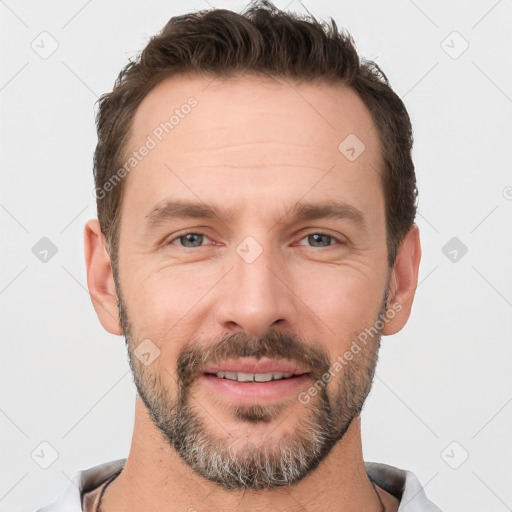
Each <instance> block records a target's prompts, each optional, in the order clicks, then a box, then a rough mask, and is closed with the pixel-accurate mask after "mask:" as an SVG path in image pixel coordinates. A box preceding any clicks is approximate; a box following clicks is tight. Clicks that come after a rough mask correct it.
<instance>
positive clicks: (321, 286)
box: [300, 267, 384, 357]
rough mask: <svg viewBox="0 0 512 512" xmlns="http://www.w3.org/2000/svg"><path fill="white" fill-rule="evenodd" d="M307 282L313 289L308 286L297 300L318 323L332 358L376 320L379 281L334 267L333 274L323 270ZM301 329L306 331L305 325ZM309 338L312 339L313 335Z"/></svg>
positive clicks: (380, 289) (380, 296) (380, 294)
mask: <svg viewBox="0 0 512 512" xmlns="http://www.w3.org/2000/svg"><path fill="white" fill-rule="evenodd" d="M308 282H309V283H311V282H313V283H314V286H311V284H310V285H309V286H308V287H307V289H304V290H303V291H302V292H301V293H300V297H301V298H302V299H303V300H304V302H305V303H306V304H307V306H308V307H309V309H310V310H311V311H313V313H314V314H315V315H316V316H317V317H319V318H320V319H321V320H322V322H321V324H322V325H323V327H324V329H323V330H322V332H324V333H325V335H326V337H327V338H324V339H325V340H326V344H327V343H328V346H326V348H327V349H328V350H329V351H333V354H334V352H336V354H334V356H335V357H336V356H337V355H339V354H340V353H341V352H343V351H344V350H345V349H346V348H347V347H348V346H349V345H350V343H351V340H352V339H354V338H356V337H357V335H358V334H359V333H360V332H361V331H364V329H365V328H368V327H370V326H372V325H373V324H374V323H375V321H376V320H377V317H378V312H379V310H380V306H381V302H382V299H383V294H384V282H383V279H382V278H381V277H377V276H376V275H374V274H371V273H368V274H365V273H362V272H360V271H359V270H356V269H354V268H353V267H338V268H336V269H335V270H334V271H333V272H325V270H324V271H323V272H322V273H319V274H318V275H316V276H315V275H313V276H311V280H309V279H308ZM304 327H305V328H306V329H307V325H305V326H304ZM312 335H313V337H315V333H312ZM327 339H330V340H331V341H330V342H327ZM318 341H320V342H322V341H323V339H322V338H320V339H319V340H318Z"/></svg>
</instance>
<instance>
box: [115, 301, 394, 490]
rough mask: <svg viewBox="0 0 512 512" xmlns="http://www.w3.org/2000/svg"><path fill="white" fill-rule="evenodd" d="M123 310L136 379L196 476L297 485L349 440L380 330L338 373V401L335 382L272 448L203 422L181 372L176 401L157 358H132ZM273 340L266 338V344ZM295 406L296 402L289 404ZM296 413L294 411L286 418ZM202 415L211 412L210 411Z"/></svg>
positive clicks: (252, 486) (276, 407)
mask: <svg viewBox="0 0 512 512" xmlns="http://www.w3.org/2000/svg"><path fill="white" fill-rule="evenodd" d="M118 293H119V291H118ZM119 296H120V295H119ZM386 299H387V295H386V297H385V298H384V301H383V303H382V307H381V311H380V314H379V318H382V317H383V315H385V311H386ZM118 306H119V311H120V320H121V325H122V326H123V332H124V334H125V337H126V341H127V345H128V356H129V363H130V367H131V370H132V373H133V377H134V382H135V385H136V388H137V391H138V393H139V396H140V397H141V399H142V401H143V403H144V405H145V406H146V408H147V410H148V412H149V415H150V417H151V419H152V421H153V423H154V425H155V426H156V427H157V428H158V429H159V430H160V432H161V433H162V435H163V437H164V438H165V439H166V440H167V442H168V443H169V445H170V446H171V447H173V448H174V450H175V451H176V453H177V454H178V455H179V456H180V457H181V458H182V459H183V460H184V461H185V462H186V463H187V464H188V465H189V466H190V468H192V469H193V470H194V471H195V472H196V474H198V475H200V476H202V477H204V478H205V479H206V480H208V481H210V482H215V483H217V484H219V485H220V486H221V487H222V488H223V489H225V490H230V491H240V490H253V491H258V490H264V489H269V488H277V487H282V486H290V485H293V484H296V483H298V482H299V481H300V480H302V479H303V478H304V477H306V476H307V475H308V474H309V473H311V472H312V471H313V470H314V469H315V468H316V467H317V466H318V464H319V463H320V462H321V461H322V460H323V459H324V458H325V457H326V456H327V454H328V453H329V452H330V451H331V449H332V448H333V447H334V446H335V445H336V443H337V442H338V441H339V440H340V439H341V438H342V437H343V436H344V434H345V433H346V431H347V430H348V428H349V426H350V424H351V423H352V421H353V419H354V418H355V417H357V416H358V415H359V414H360V413H361V410H362V408H363V405H364V402H365V400H366V397H367V395H368V393H369V392H370V389H371V386H372V381H373V377H374V373H375V367H376V364H377V359H378V351H379V348H380V340H381V334H380V331H381V330H382V329H380V330H378V332H377V334H376V335H374V336H373V339H372V340H371V341H369V343H368V345H367V346H365V347H363V349H362V350H361V351H360V352H359V353H358V354H356V355H355V357H354V358H353V359H352V360H351V361H349V362H346V363H347V364H346V365H344V366H343V368H342V370H341V372H340V373H342V375H336V376H335V378H336V379H337V381H338V382H337V388H336V390H335V392H333V393H332V395H333V396H332V397H331V396H329V394H328V393H327V388H330V387H331V386H334V385H335V384H334V383H335V382H336V380H335V379H333V380H331V381H330V382H329V383H325V382H324V383H322V384H323V386H322V387H320V389H319V390H318V394H317V395H316V396H314V397H312V399H311V400H310V401H309V403H308V404H307V405H304V404H302V407H304V411H306V410H307V411H308V413H304V414H301V413H300V412H298V413H297V414H298V415H299V416H300V417H299V420H298V421H299V423H298V426H297V427H296V429H295V431H294V433H293V434H290V435H285V436H283V438H282V439H280V440H279V441H278V442H277V443H274V446H271V445H270V443H269V442H267V443H265V440H263V441H261V442H260V443H259V444H253V443H251V442H248V443H245V444H244V442H243V440H241V439H240V438H232V436H231V434H230V433H229V432H227V430H226V429H224V430H225V431H226V432H225V433H221V435H220V436H216V435H215V434H214V432H212V429H211V428H209V427H208V426H207V425H206V424H205V422H204V421H203V419H202V418H201V411H202V408H201V406H200V404H199V406H196V405H195V403H198V402H197V400H196V399H195V398H194V397H193V396H192V393H191V391H190V390H191V387H192V381H191V380H190V379H187V378H185V377H184V378H183V379H182V380H181V379H180V375H179V372H177V375H178V380H177V390H178V392H177V398H176V399H175V400H173V399H172V398H171V397H170V396H169V395H168V390H167V388H166V386H165V384H163V383H162V380H161V375H162V374H163V373H165V369H161V368H160V367H159V366H158V364H157V363H158V360H156V361H155V362H154V363H153V364H152V366H151V367H146V366H144V365H143V364H142V363H141V362H140V361H139V360H138V359H137V357H136V356H135V355H134V354H133V349H134V347H136V345H137V344H135V343H133V340H132V336H131V325H130V323H129V321H128V317H127V315H126V308H125V307H124V305H123V303H122V299H120V300H119V301H118ZM270 339H271V338H270V337H269V338H267V337H264V338H262V340H261V341H262V346H265V343H268V340H270ZM228 341H229V340H228ZM290 341H292V340H290ZM206 352H208V350H206ZM204 357H205V359H206V356H204ZM327 364H328V363H327ZM150 368H151V369H152V371H151V370H150ZM324 370H325V368H324ZM324 370H321V371H322V372H323V371H324ZM160 372H161V373H160ZM317 377H318V375H317ZM316 382H318V380H316ZM311 384H313V382H312V383H311ZM297 401H298V400H297ZM299 403H300V402H299ZM291 405H292V406H293V405H294V403H293V402H291ZM287 408H288V405H287V404H286V403H278V404H270V405H264V406H261V405H254V406H238V407H236V408H235V409H234V411H233V416H234V417H235V418H236V419H237V420H238V421H239V422H247V423H248V424H258V423H261V422H266V423H268V422H270V421H273V420H276V419H278V418H279V417H280V415H282V414H283V413H286V409H287ZM291 413H293V410H292V411H291V412H289V413H288V414H287V415H286V416H284V418H283V420H281V421H284V419H286V417H287V416H288V415H289V414H291ZM202 414H203V415H205V413H204V412H203V413H202ZM217 424H219V423H218V422H217ZM219 425H220V424H219ZM277 426H279V424H278V425H277ZM277 426H276V428H277ZM274 430H275V429H274ZM274 430H273V431H274ZM230 437H231V440H230Z"/></svg>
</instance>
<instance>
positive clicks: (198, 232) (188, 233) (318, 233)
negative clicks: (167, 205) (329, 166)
mask: <svg viewBox="0 0 512 512" xmlns="http://www.w3.org/2000/svg"><path fill="white" fill-rule="evenodd" d="M187 235H201V236H205V237H207V238H210V237H209V236H208V235H207V234H206V233H204V232H202V231H197V230H194V231H187V232H186V233H182V234H180V235H179V236H177V237H174V238H173V239H171V240H169V242H167V243H166V244H165V245H176V244H173V243H172V242H174V241H175V240H179V239H180V238H184V237H186V236H187ZM310 235H323V236H327V237H329V238H331V239H332V240H335V241H336V242H337V243H338V244H342V245H343V244H345V242H343V241H342V240H340V239H339V238H337V237H335V236H334V235H331V234H329V233H324V232H322V231H311V232H310V233H305V234H304V235H303V236H302V238H301V239H300V240H301V241H302V240H304V238H306V237H308V236H310ZM334 245H336V244H329V245H328V246H326V247H320V249H327V248H329V247H333V246H334ZM178 247H183V248H184V249H199V248H200V247H204V245H201V246H199V247H184V246H181V245H178ZM309 247H310V248H311V249H318V247H313V246H309Z"/></svg>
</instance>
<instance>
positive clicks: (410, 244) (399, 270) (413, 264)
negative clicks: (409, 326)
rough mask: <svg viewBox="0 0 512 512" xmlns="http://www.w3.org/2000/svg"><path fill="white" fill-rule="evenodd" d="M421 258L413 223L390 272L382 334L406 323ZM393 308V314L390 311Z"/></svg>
mask: <svg viewBox="0 0 512 512" xmlns="http://www.w3.org/2000/svg"><path fill="white" fill-rule="evenodd" d="M420 260H421V245H420V231H419V229H418V226H417V225H416V224H413V225H412V227H411V229H410V230H409V232H408V233H407V235H406V236H405V238H404V239H403V241H402V243H401V244H400V246H399V248H398V252H397V256H396V260H395V264H394V266H393V270H392V272H391V278H390V284H389V295H388V308H387V309H388V314H387V315H386V318H387V321H386V322H385V324H384V327H383V329H382V334H383V335H385V336H386V335H390V334H396V333H397V332H399V331H400V330H401V329H402V328H403V327H404V325H405V324H406V323H407V320H408V319H409V316H410V314H411V308H412V302H413V299H414V294H415V293H416V286H417V284H418V269H419V266H420ZM393 310H394V316H393V315H392V314H391V312H392V311H393Z"/></svg>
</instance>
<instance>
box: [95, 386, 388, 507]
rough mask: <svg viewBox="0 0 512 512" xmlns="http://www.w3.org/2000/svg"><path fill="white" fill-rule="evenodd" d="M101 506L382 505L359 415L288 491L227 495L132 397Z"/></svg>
mask: <svg viewBox="0 0 512 512" xmlns="http://www.w3.org/2000/svg"><path fill="white" fill-rule="evenodd" d="M101 508H102V511H103V512H115V511H117V510H123V511H125V512H135V511H136V510H145V511H147V512H157V511H159V512H162V511H165V512H172V511H174V510H187V511H190V512H194V511H196V512H197V511H199V510H201V512H209V511H218V510H245V511H263V510H287V511H289V512H294V511H299V510H302V511H303V510H308V511H311V512H316V511H320V510H322V511H323V510H366V511H368V512H380V511H381V509H382V505H381V502H380V500H379V497H378V495H377V493H376V492H375V488H374V487H373V485H372V483H371V482H370V480H369V478H368V475H367V474H366V470H365V466H364V461H363V456H362V448H361V424H360V418H359V417H358V418H355V419H354V421H353V422H352V424H351V425H350V427H349V429H348V430H347V432H346V433H345V435H344V437H343V439H342V440H341V441H339V442H338V443H337V444H336V446H335V447H334V448H333V449H332V450H331V452H330V453H329V454H328V455H327V457H326V458H325V459H324V460H323V461H322V462H321V463H320V464H319V466H318V467H317V468H316V469H315V470H314V471H313V472H311V473H310V474H309V475H308V476H307V477H306V478H304V479H303V480H301V481H300V482H299V483H298V484H296V485H294V486H293V487H291V486H285V487H279V488H276V489H268V490H264V491H245V492H244V491H240V492H232V491H226V490H224V489H222V488H221V487H220V486H219V485H218V484H215V483H212V482H209V481H207V480H205V479H204V478H202V477H201V476H199V475H197V474H196V473H195V472H194V471H193V470H192V469H191V468H190V467H189V466H188V465H187V464H186V463H185V462H184V461H183V460H182V459H181V458H180V457H179V456H178V455H177V454H176V452H175V451H174V450H173V448H172V447H171V446H169V444H168V443H167V442H166V441H165V440H164V438H163V437H162V436H161V435H160V431H159V430H158V429H157V428H156V427H155V426H154V424H153V422H152V421H151V418H150V417H149V414H148V411H147V409H146V408H145V406H144V404H143V403H142V401H141V400H140V398H139V397H138V396H137V400H136V407H135V426H134V431H133V438H132V444H131V448H130V453H129V456H128V458H127V460H126V464H125V466H124V469H123V471H122V472H121V474H120V475H119V476H118V477H117V478H116V479H115V480H114V482H113V483H112V485H110V487H109V489H108V492H107V493H106V494H105V496H104V498H103V503H102V507H101Z"/></svg>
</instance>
